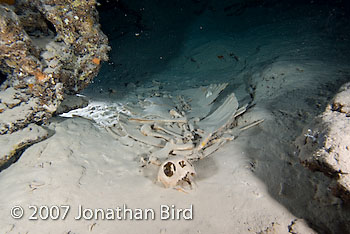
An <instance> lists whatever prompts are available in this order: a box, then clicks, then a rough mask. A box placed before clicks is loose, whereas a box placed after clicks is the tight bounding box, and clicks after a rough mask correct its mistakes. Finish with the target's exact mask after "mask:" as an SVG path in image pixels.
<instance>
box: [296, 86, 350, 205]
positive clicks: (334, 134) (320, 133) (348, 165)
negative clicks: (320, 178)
mask: <svg viewBox="0 0 350 234" xmlns="http://www.w3.org/2000/svg"><path fill="white" fill-rule="evenodd" d="M349 132H350V83H347V84H345V85H343V86H342V88H341V89H340V91H339V93H338V94H337V95H336V96H335V97H334V99H333V102H332V104H331V105H329V106H328V107H327V109H326V111H325V112H324V113H322V115H321V116H319V118H317V119H316V120H315V121H314V123H313V126H312V127H310V128H309V129H306V130H305V133H304V135H303V136H301V137H299V139H298V145H299V149H300V160H301V162H302V163H303V164H304V165H305V166H307V167H308V168H310V169H311V170H315V171H321V172H323V173H325V174H326V175H327V176H329V177H331V178H333V179H334V185H333V186H332V188H330V189H331V190H332V192H333V194H334V195H335V196H338V197H340V198H341V199H342V200H343V201H345V202H347V203H349V202H350V135H349Z"/></svg>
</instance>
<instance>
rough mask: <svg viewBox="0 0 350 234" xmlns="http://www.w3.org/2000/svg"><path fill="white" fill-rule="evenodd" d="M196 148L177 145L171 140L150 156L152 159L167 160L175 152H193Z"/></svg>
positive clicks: (188, 145)
mask: <svg viewBox="0 0 350 234" xmlns="http://www.w3.org/2000/svg"><path fill="white" fill-rule="evenodd" d="M193 148H194V146H193V144H175V142H174V140H173V139H171V140H170V141H169V142H167V143H166V145H165V146H164V147H163V148H162V149H161V150H158V151H156V152H154V153H152V154H151V155H150V158H157V159H166V158H168V156H169V154H170V153H171V152H172V151H174V150H177V151H183V150H192V149H193Z"/></svg>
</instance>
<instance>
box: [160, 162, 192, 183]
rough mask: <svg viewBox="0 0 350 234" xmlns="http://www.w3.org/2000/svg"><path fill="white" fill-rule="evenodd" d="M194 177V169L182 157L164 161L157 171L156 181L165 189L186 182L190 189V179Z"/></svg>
mask: <svg viewBox="0 0 350 234" xmlns="http://www.w3.org/2000/svg"><path fill="white" fill-rule="evenodd" d="M195 175H196V172H195V170H194V167H193V166H192V164H191V163H189V162H188V161H187V160H186V159H185V158H183V157H172V158H170V159H168V160H166V161H165V162H164V163H163V164H162V165H161V166H160V169H159V172H158V181H160V182H162V183H163V185H164V186H165V187H166V188H173V187H176V186H177V185H181V184H182V183H183V182H187V183H188V184H189V185H190V186H191V187H192V183H191V180H192V177H193V176H195Z"/></svg>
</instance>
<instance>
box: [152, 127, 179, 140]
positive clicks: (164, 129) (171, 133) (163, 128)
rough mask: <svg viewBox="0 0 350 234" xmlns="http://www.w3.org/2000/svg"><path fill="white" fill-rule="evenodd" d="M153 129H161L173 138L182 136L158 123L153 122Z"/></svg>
mask: <svg viewBox="0 0 350 234" xmlns="http://www.w3.org/2000/svg"><path fill="white" fill-rule="evenodd" d="M153 129H155V130H159V131H163V132H165V133H167V134H169V135H171V136H173V137H175V138H179V139H181V138H182V136H181V135H180V134H177V133H176V132H173V131H171V130H169V129H167V128H165V127H163V126H161V125H160V124H159V123H154V125H153Z"/></svg>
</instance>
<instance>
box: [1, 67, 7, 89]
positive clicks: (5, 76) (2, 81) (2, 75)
mask: <svg viewBox="0 0 350 234" xmlns="http://www.w3.org/2000/svg"><path fill="white" fill-rule="evenodd" d="M6 79H7V75H6V74H5V73H3V72H2V71H1V70H0V86H1V85H2V84H3V83H4V82H5V81H6Z"/></svg>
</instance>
